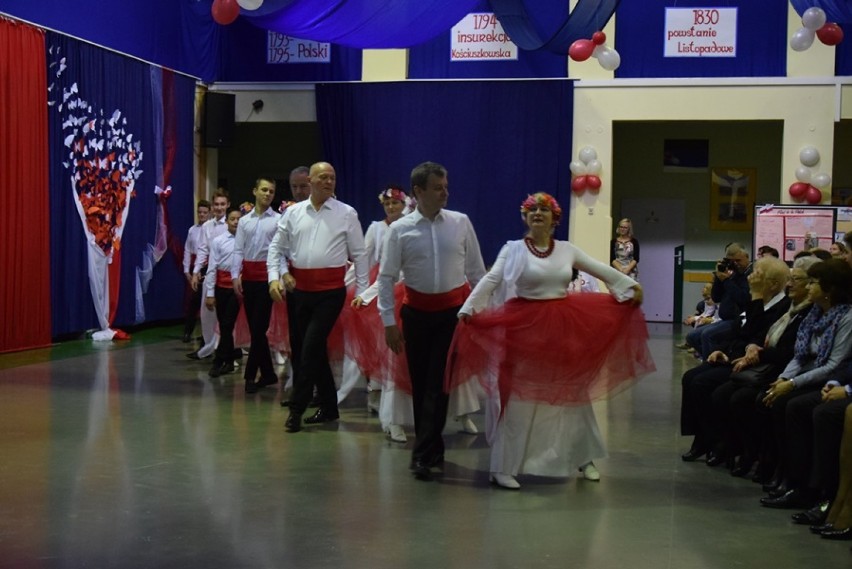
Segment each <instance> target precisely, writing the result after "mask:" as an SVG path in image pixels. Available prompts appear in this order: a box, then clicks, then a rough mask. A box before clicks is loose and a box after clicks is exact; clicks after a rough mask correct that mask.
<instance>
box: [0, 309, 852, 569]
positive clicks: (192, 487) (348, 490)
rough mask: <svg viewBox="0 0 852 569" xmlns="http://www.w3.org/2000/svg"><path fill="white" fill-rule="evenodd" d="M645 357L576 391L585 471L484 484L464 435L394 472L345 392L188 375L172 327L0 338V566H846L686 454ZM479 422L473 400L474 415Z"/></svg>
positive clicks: (846, 558) (683, 363)
mask: <svg viewBox="0 0 852 569" xmlns="http://www.w3.org/2000/svg"><path fill="white" fill-rule="evenodd" d="M651 332H652V348H653V353H654V356H655V360H656V363H657V367H658V371H657V373H656V374H654V375H653V376H650V377H647V378H645V379H644V380H643V381H641V382H640V383H639V384H638V385H637V386H636V387H635V388H633V389H632V390H631V391H628V392H625V393H621V394H619V395H618V396H617V397H615V398H614V399H612V400H610V401H609V402H606V403H603V404H598V405H596V407H595V409H596V413H597V416H598V420H599V422H600V424H601V429H602V431H603V433H604V437H605V438H606V440H607V444H608V446H609V451H610V457H609V458H608V459H605V460H601V461H599V462H598V468H599V469H600V471H601V474H602V477H603V478H602V480H601V481H600V482H599V483H594V482H587V481H584V480H577V479H571V480H561V479H560V480H553V479H535V478H531V477H523V476H522V477H520V481H521V483H522V484H523V488H522V490H521V491H520V492H509V491H505V490H501V489H498V488H494V487H491V486H489V484H488V473H487V464H488V448H487V445H486V443H485V440H484V437H483V435H478V436H471V435H466V434H462V433H458V432H456V428H457V425H456V424H455V423H452V422H451V423H450V424H449V425H448V427H447V440H448V451H447V464H446V468H445V473H444V475H443V477H442V478H439V479H438V480H437V481H434V482H419V481H416V480H414V479H413V478H412V477H411V476H410V475H409V473H408V470H407V466H408V462H409V458H410V456H409V453H410V445H411V443H410V442H409V444H408V445H407V446H405V445H399V444H397V443H391V442H389V441H387V440H386V439H385V438H384V436H383V435H382V434H381V433H380V431H379V427H378V422H377V420H376V419H375V418H374V417H372V416H370V415H368V414H367V412H366V408H365V401H366V395H365V394H364V393H363V391H359V392H357V393H353V395H352V396H350V398H349V399H348V400H347V401H346V402H345V403H344V406H343V409H342V417H341V421H340V422H339V424H337V425H335V426H333V427H328V426H324V427H320V428H309V429H307V430H305V431H303V432H301V433H297V434H286V433H284V429H283V424H284V419H285V417H286V412H285V411H284V410H283V409H282V408H281V407H280V406H279V404H278V402H279V399H280V396H281V394H280V392H278V391H276V390H271V389H268V390H267V391H266V392H264V393H260V394H257V395H251V396H246V395H245V394H244V393H243V390H242V384H241V381H240V380H239V378H238V376H237V375H229V376H225V377H224V378H222V379H221V380H212V381H211V380H210V379H208V378H207V375H206V370H207V365H206V364H204V363H203V362H202V363H197V362H192V361H190V360H188V359H186V358H185V357H184V353H185V352H186V351H187V349H186V346H185V345H184V344H181V343H180V342H179V341H178V340H177V337H178V333H179V332H178V329H177V328H162V329H158V330H148V331H145V332H141V333H139V334H136V335H134V337H133V340H132V341H131V342H127V343H124V344H107V345H93V344H92V343H91V342H88V341H79V342H70V343H67V344H62V345H60V346H57V347H54V348H52V349H48V350H39V351H33V352H26V353H21V354H11V355H7V356H2V357H0V429H1V430H0V567H4V568H5V567H14V568H39V567H69V568H78V567H93V568H102V567H121V568H137V567H138V568H151V567H156V568H160V567H184V568H185V567H205V568H218V567H223V568H232V567H250V568H266V567H270V568H272V567H274V568H314V567H316V568H370V569H383V568H393V569H405V568H421V567H422V568H429V569H433V568H444V567H447V568H479V567H483V568H485V567H488V568H492V567H495V568H503V567H506V568H509V567H519V568H539V567H541V568H545V567H555V568H567V567H570V568H595V569H609V568H617V567H625V568H631V569H644V568H648V569H662V568H676V569H688V568H716V567H718V568H726V569H727V568H732V567H758V568H760V567H772V568H787V567H789V568H805V567H808V568H810V567H849V566H850V563H852V554H850V551H849V545H850V543H849V542H826V541H825V540H820V539H819V538H817V537H814V536H812V535H810V534H809V533H808V531H807V528H805V527H802V526H795V525H792V524H791V523H790V521H789V512H787V511H777V510H767V509H764V508H761V507H759V506H758V498H759V497H760V493H759V489H758V488H757V487H756V485H755V484H753V483H751V482H749V481H744V480H742V479H735V478H732V477H731V476H729V475H728V474H727V472H726V471H724V470H718V469H710V468H707V467H706V466H705V465H704V464H703V463H692V464H685V463H683V462H681V460H680V453H681V452H683V451H684V450H685V449H686V447H687V446H688V442H687V441H685V440H684V439H682V438H681V437H680V436H679V435H678V412H679V401H680V393H679V390H680V383H679V379H680V375H681V373H682V371H683V370H684V369H686V367H688V366H690V365H694V363H693V362H692V361H690V359H689V356H687V355H686V354H683V353H681V352H678V351H677V350H675V349H674V348H673V347H672V346H673V344H674V343H675V340H677V339H679V334H680V331H679V330H677V335H673V333H672V328H671V326H668V325H651ZM474 420H475V422H476V423H477V424H478V425H479V427H480V429H482V428H483V427H484V425H483V421H484V419H483V417H482V416H475V417H474Z"/></svg>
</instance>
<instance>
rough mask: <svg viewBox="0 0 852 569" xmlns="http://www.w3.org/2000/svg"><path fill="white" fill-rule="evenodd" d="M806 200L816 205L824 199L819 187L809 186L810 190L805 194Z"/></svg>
mask: <svg viewBox="0 0 852 569" xmlns="http://www.w3.org/2000/svg"><path fill="white" fill-rule="evenodd" d="M805 201H806V202H808V203H809V204H811V205H816V204H818V203H820V202H821V201H822V192H821V191H819V189H818V188H815V187H813V186H808V192H807V193H806V194H805Z"/></svg>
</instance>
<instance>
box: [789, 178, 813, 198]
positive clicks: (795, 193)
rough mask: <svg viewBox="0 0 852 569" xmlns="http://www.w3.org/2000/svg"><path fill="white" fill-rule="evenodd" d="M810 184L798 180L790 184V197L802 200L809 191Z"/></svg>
mask: <svg viewBox="0 0 852 569" xmlns="http://www.w3.org/2000/svg"><path fill="white" fill-rule="evenodd" d="M810 187H811V186H810V184H806V183H804V182H796V183H795V184H791V185H790V189H789V190H788V191H789V192H790V197H791V198H793V199H794V200H800V199H802V198H804V197H805V194H806V193H808V188H810Z"/></svg>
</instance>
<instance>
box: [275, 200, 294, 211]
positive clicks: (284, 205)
mask: <svg viewBox="0 0 852 569" xmlns="http://www.w3.org/2000/svg"><path fill="white" fill-rule="evenodd" d="M295 203H296V202H290V201H287V200H283V201H282V202H281V204H280V205H279V206H278V213H284V212H285V211H286V210H287V208H288V207H290V206H291V205H295Z"/></svg>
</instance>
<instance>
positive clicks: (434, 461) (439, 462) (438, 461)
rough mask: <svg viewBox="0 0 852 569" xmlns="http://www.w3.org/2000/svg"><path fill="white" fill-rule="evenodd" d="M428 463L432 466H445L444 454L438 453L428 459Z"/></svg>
mask: <svg viewBox="0 0 852 569" xmlns="http://www.w3.org/2000/svg"><path fill="white" fill-rule="evenodd" d="M427 464H428V465H429V467H430V468H444V454H443V453H441V454H436V455H435V456H433V457H432V458H431V459H430V460H429V461H427Z"/></svg>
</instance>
